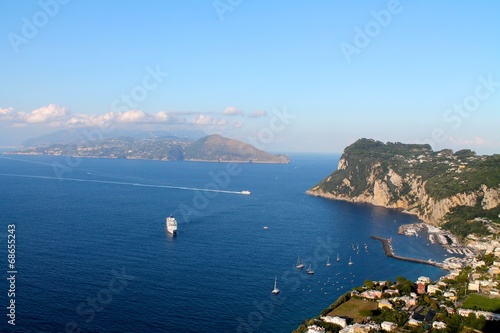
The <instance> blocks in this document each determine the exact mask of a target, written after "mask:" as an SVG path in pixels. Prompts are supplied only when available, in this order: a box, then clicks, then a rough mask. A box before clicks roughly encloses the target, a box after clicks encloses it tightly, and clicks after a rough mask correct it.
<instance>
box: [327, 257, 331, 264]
mask: <svg viewBox="0 0 500 333" xmlns="http://www.w3.org/2000/svg"><path fill="white" fill-rule="evenodd" d="M326 265H327V266H331V265H332V264H331V263H330V257H328V260H327V261H326Z"/></svg>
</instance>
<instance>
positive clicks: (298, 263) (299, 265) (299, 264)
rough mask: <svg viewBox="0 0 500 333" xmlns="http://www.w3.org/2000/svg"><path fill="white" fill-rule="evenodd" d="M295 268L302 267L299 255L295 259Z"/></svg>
mask: <svg viewBox="0 0 500 333" xmlns="http://www.w3.org/2000/svg"><path fill="white" fill-rule="evenodd" d="M295 267H296V268H302V267H304V264H303V263H302V262H301V261H300V255H299V257H298V258H297V265H296V266H295Z"/></svg>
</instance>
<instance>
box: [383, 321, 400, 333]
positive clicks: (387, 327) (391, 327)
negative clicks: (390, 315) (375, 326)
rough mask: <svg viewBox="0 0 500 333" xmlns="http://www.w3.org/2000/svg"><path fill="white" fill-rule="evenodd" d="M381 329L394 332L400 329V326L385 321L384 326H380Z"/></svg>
mask: <svg viewBox="0 0 500 333" xmlns="http://www.w3.org/2000/svg"><path fill="white" fill-rule="evenodd" d="M380 327H381V328H382V329H383V330H384V331H387V332H392V331H394V330H395V329H396V328H397V327H398V325H396V324H395V323H393V322H390V321H384V322H382V324H380Z"/></svg>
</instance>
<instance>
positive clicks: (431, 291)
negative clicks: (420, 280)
mask: <svg viewBox="0 0 500 333" xmlns="http://www.w3.org/2000/svg"><path fill="white" fill-rule="evenodd" d="M438 290H440V289H439V286H437V285H435V284H430V285H428V286H427V292H428V293H429V294H430V295H434V294H435V293H436V291H438Z"/></svg>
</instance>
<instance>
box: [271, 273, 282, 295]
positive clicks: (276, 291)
mask: <svg viewBox="0 0 500 333" xmlns="http://www.w3.org/2000/svg"><path fill="white" fill-rule="evenodd" d="M279 292H280V290H279V289H278V288H276V276H275V277H274V289H273V291H271V293H272V294H273V295H276V294H277V293H279Z"/></svg>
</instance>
